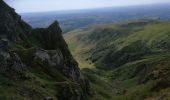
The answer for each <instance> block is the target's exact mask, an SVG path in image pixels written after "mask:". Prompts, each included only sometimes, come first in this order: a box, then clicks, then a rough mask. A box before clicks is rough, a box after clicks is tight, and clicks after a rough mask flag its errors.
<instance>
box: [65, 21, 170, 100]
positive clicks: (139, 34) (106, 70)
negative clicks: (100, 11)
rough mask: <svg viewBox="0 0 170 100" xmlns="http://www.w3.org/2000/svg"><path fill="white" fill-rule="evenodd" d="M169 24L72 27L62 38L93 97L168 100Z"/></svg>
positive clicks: (105, 99) (139, 23) (147, 23)
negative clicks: (86, 78) (88, 85)
mask: <svg viewBox="0 0 170 100" xmlns="http://www.w3.org/2000/svg"><path fill="white" fill-rule="evenodd" d="M169 27H170V23H169V22H165V21H157V20H138V21H133V22H128V23H121V24H105V25H96V26H92V27H89V28H86V29H78V30H73V31H71V32H69V33H66V34H65V35H64V37H65V39H66V42H67V43H68V45H69V47H70V50H71V51H72V54H73V56H74V57H75V58H76V60H77V61H78V62H79V64H80V67H82V72H84V73H85V75H87V76H88V77H89V79H90V80H91V82H92V88H94V90H96V92H97V94H98V95H97V96H96V97H99V98H101V97H103V99H102V100H155V99H157V98H162V99H161V100H168V99H169V96H170V94H169V92H170V88H169V86H170V79H169V75H170V72H169V71H170V66H169V65H170V51H169V50H170V48H169V46H170V41H169V40H170V35H169V33H170V29H169ZM80 58H81V59H80ZM87 68H88V69H87ZM104 82H106V83H104ZM100 83H101V84H100ZM102 83H104V84H102ZM106 84H107V85H106ZM100 96H101V97H100ZM99 100H100V99H99Z"/></svg>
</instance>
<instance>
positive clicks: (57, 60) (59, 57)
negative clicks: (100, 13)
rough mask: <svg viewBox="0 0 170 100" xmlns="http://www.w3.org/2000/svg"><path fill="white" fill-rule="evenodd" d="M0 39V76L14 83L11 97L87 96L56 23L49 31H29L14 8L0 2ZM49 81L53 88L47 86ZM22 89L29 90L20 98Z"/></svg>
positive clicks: (77, 99)
mask: <svg viewBox="0 0 170 100" xmlns="http://www.w3.org/2000/svg"><path fill="white" fill-rule="evenodd" d="M0 39H1V41H0V77H1V75H3V77H4V78H8V80H9V79H10V80H13V79H14V80H15V81H17V86H16V87H13V88H15V89H16V91H15V92H13V91H9V92H12V93H11V94H14V95H15V96H14V97H16V96H17V95H20V96H19V97H16V99H15V100H18V99H17V98H20V97H22V98H20V99H19V100H23V98H24V99H25V98H27V99H28V98H29V100H37V99H36V98H37V96H38V98H44V97H46V96H47V97H48V98H47V99H45V100H53V98H54V99H56V98H57V99H58V100H85V98H86V97H87V96H88V95H89V94H90V90H89V89H90V86H89V82H88V80H87V79H86V78H85V77H84V76H83V75H82V74H81V72H80V69H79V67H78V63H77V62H76V61H75V59H74V58H73V57H72V55H71V53H70V51H69V49H68V46H67V44H66V42H65V40H64V39H63V36H62V30H61V28H60V26H59V23H58V22H57V21H55V22H54V23H53V24H51V25H50V26H49V27H48V28H41V29H31V27H30V26H29V25H28V24H27V23H25V22H24V21H22V20H21V17H20V16H19V15H17V14H16V13H15V11H14V9H12V8H10V7H9V6H8V5H6V4H5V3H4V2H3V1H2V0H0ZM8 44H9V45H8ZM30 44H31V45H30ZM28 45H29V46H28ZM32 48H33V49H32ZM42 76H45V77H48V78H50V79H52V80H50V81H49V80H46V79H45V78H44V77H42ZM0 79H1V78H0ZM25 80H26V81H25ZM40 80H43V81H40ZM23 81H24V84H23ZM46 81H49V82H46ZM51 82H53V84H50V86H53V87H54V88H50V87H48V86H46V84H48V85H49V83H51ZM26 83H27V84H26ZM40 83H41V84H40ZM18 84H19V85H18ZM28 84H32V85H31V86H32V87H30V86H29V85H28ZM42 84H43V85H42ZM4 85H5V84H4ZM8 88H10V87H8ZM25 88H27V90H30V91H27V93H25V94H24V95H23V94H21V93H20V92H21V91H22V93H24V91H25ZM48 90H51V91H56V93H57V94H53V93H55V92H52V93H51V91H50V92H47V91H48ZM0 91H1V90H0ZM32 91H34V92H35V93H37V92H38V94H37V96H36V97H35V96H31V95H33V94H34V93H33V92H32ZM3 92H5V91H3ZM50 93H51V94H50ZM4 94H6V93H4ZM26 94H28V95H26ZM49 94H50V96H49ZM42 96H43V97H42ZM51 96H52V97H51ZM7 97H9V96H7ZM34 97H35V98H34ZM12 98H13V97H12ZM0 99H3V98H1V97H0ZM39 100H41V99H39ZM42 100H44V99H42Z"/></svg>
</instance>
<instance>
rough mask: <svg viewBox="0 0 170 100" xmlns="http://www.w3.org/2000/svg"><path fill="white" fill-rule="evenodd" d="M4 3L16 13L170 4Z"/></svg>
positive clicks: (134, 0)
mask: <svg viewBox="0 0 170 100" xmlns="http://www.w3.org/2000/svg"><path fill="white" fill-rule="evenodd" d="M5 2H7V3H8V4H9V5H10V6H12V7H13V8H15V10H16V12H18V13H28V12H46V11H61V10H76V9H89V8H102V7H119V6H131V5H144V4H155V3H167V2H168V3H170V0H5Z"/></svg>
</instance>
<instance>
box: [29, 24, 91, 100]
mask: <svg viewBox="0 0 170 100" xmlns="http://www.w3.org/2000/svg"><path fill="white" fill-rule="evenodd" d="M35 30H36V29H35ZM38 30H39V31H38V32H37V31H36V32H35V33H34V32H33V33H32V34H30V36H29V37H30V38H34V39H33V40H36V41H38V43H41V44H40V45H41V46H40V47H41V48H42V49H40V50H37V51H36V52H35V54H34V55H35V57H34V60H38V59H39V60H40V61H41V62H43V63H44V64H47V66H50V67H53V68H54V69H57V70H58V71H60V72H61V73H62V74H63V75H64V76H66V77H67V78H69V79H70V80H72V81H74V82H77V83H78V84H79V86H77V88H76V89H75V90H74V92H75V94H73V93H71V92H70V90H69V87H68V86H67V84H66V85H64V86H63V91H62V92H63V93H62V94H61V95H62V97H64V98H65V99H64V100H82V98H83V93H84V92H85V93H87V94H89V93H90V92H88V91H89V84H88V80H87V79H86V78H85V77H84V76H83V75H81V73H80V69H79V67H78V63H77V62H76V61H75V60H74V58H73V57H72V55H71V53H70V51H69V49H68V46H67V44H66V42H65V40H64V39H63V37H62V31H61V28H60V27H59V24H58V22H57V21H55V22H54V23H52V24H51V25H50V26H49V27H48V28H44V29H38ZM33 31H34V30H33ZM35 34H38V35H36V36H34V35H35ZM42 40H43V41H42ZM44 41H45V42H44ZM32 44H33V43H32ZM37 46H38V45H37ZM76 95H77V96H76Z"/></svg>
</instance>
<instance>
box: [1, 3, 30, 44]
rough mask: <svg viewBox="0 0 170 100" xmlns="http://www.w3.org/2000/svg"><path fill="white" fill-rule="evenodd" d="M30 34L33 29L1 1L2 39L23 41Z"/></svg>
mask: <svg viewBox="0 0 170 100" xmlns="http://www.w3.org/2000/svg"><path fill="white" fill-rule="evenodd" d="M30 32H31V27H30V26H29V25H28V24H26V23H25V22H24V21H22V20H21V16H19V15H18V14H17V13H15V10H14V9H12V8H10V7H9V6H8V5H7V4H6V3H5V2H4V1H3V0H0V37H3V38H7V39H9V40H11V41H21V40H23V38H24V36H25V35H26V34H29V33H30ZM18 34H20V35H18Z"/></svg>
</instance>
